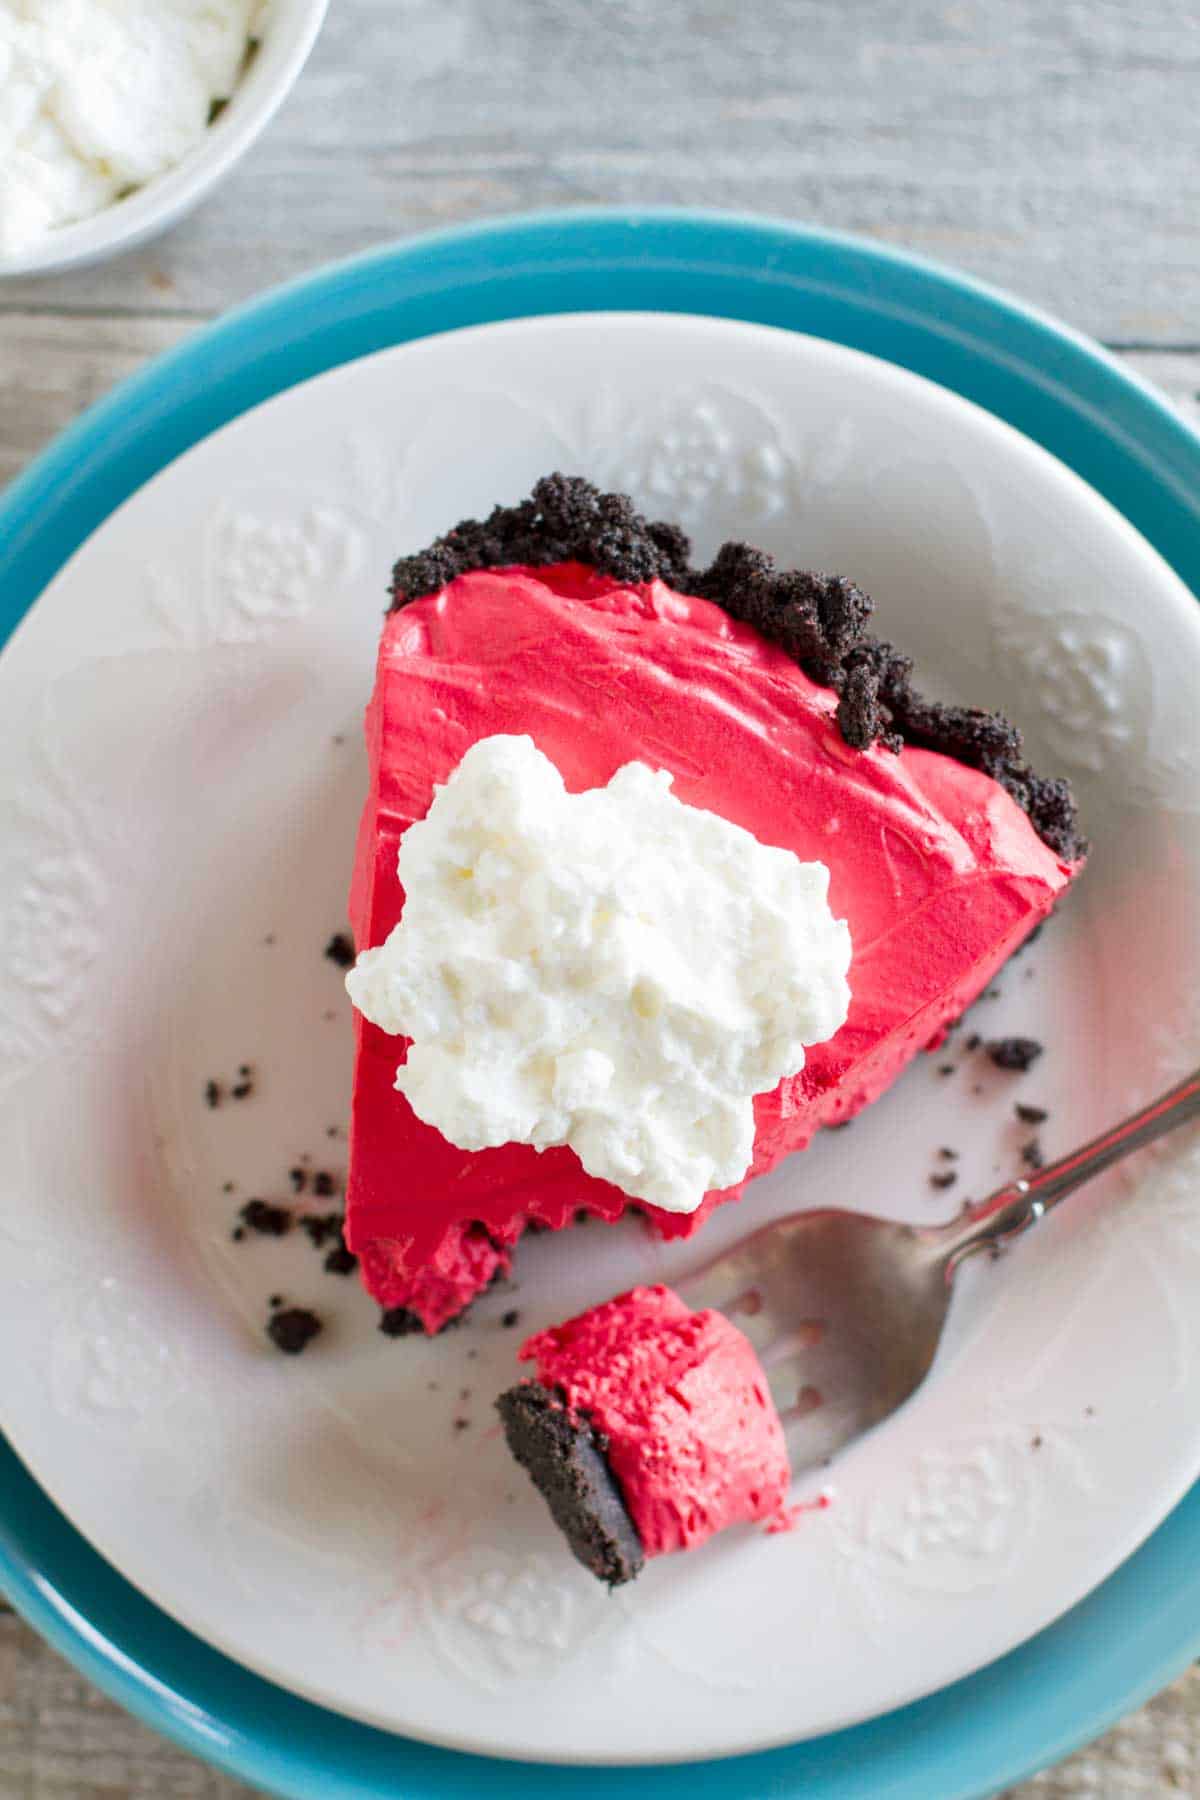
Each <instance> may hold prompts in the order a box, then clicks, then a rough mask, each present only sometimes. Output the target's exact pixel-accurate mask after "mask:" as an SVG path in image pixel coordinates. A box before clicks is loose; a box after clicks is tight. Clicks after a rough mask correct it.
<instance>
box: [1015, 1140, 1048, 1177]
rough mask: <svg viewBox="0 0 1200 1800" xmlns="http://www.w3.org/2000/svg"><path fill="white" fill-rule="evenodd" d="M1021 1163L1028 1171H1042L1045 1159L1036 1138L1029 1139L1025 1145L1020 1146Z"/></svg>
mask: <svg viewBox="0 0 1200 1800" xmlns="http://www.w3.org/2000/svg"><path fill="white" fill-rule="evenodd" d="M1021 1161H1022V1162H1023V1163H1024V1164H1025V1166H1026V1168H1029V1169H1044V1168H1045V1166H1046V1158H1045V1154H1044V1153H1043V1150H1042V1146H1041V1144H1040V1143H1039V1142H1038V1140H1037V1138H1030V1140H1029V1142H1028V1143H1027V1144H1022V1145H1021Z"/></svg>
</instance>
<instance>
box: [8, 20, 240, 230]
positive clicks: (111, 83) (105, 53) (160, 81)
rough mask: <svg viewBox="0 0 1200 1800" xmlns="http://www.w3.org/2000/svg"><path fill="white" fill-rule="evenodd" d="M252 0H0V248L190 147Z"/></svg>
mask: <svg viewBox="0 0 1200 1800" xmlns="http://www.w3.org/2000/svg"><path fill="white" fill-rule="evenodd" d="M261 12H262V5H261V0H0V257H4V256H15V255H17V254H18V253H19V252H20V251H22V250H25V249H28V248H30V247H32V246H33V245H35V244H37V243H38V242H39V241H40V240H41V239H42V238H44V237H45V236H46V235H47V234H48V233H49V232H51V231H53V230H54V229H55V228H56V227H57V226H60V225H67V224H71V223H73V222H74V221H76V220H78V219H85V218H88V217H89V216H90V215H91V214H93V213H97V212H99V211H101V209H102V208H103V207H106V206H109V205H111V204H112V202H113V201H114V200H117V199H119V198H120V197H121V195H122V194H124V193H126V192H127V191H128V190H129V189H131V188H137V187H141V186H143V185H144V184H145V183H146V182H147V181H150V180H152V179H153V178H154V177H155V176H156V175H161V174H162V173H163V171H164V170H165V169H169V168H171V167H172V165H173V164H175V163H177V162H179V161H180V159H181V158H182V157H183V156H185V155H186V154H187V152H188V151H189V150H190V149H191V148H192V147H193V145H194V144H196V143H198V142H199V141H200V139H201V138H202V137H203V135H204V132H205V130H206V129H207V127H208V124H209V120H210V116H211V114H212V111H213V103H214V101H218V102H219V101H222V100H226V99H228V97H229V95H230V94H231V93H232V92H233V89H234V86H235V84H236V82H237V78H238V75H239V72H240V70H241V67H242V64H243V62H244V61H245V57H246V49H247V42H248V40H249V39H250V38H251V37H253V36H255V35H256V34H257V33H259V32H260V30H261V23H260V14H261Z"/></svg>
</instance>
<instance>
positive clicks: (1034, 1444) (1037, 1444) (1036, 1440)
mask: <svg viewBox="0 0 1200 1800" xmlns="http://www.w3.org/2000/svg"><path fill="white" fill-rule="evenodd" d="M1042 1443H1043V1439H1042V1434H1041V1432H1040V1431H1039V1432H1038V1434H1037V1436H1036V1437H1032V1438H1030V1440H1029V1448H1030V1449H1031V1450H1040V1449H1041V1447H1042Z"/></svg>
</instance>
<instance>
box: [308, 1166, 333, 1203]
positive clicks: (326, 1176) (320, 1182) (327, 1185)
mask: <svg viewBox="0 0 1200 1800" xmlns="http://www.w3.org/2000/svg"><path fill="white" fill-rule="evenodd" d="M312 1191H313V1193H314V1194H315V1195H316V1196H317V1198H318V1199H319V1200H328V1198H329V1196H330V1195H331V1194H336V1193H337V1181H336V1179H335V1177H334V1176H332V1175H331V1174H330V1173H329V1170H328V1169H318V1170H317V1173H316V1174H315V1175H314V1176H313V1184H312Z"/></svg>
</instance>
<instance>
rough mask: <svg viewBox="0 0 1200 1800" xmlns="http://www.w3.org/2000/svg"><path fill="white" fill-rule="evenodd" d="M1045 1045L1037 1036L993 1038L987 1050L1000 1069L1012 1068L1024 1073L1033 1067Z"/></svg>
mask: <svg viewBox="0 0 1200 1800" xmlns="http://www.w3.org/2000/svg"><path fill="white" fill-rule="evenodd" d="M1043 1047H1044V1046H1043V1045H1041V1044H1039V1043H1038V1041H1037V1039H1036V1038H1027V1037H1007V1038H993V1039H992V1041H991V1043H990V1044H989V1045H988V1047H987V1050H988V1055H989V1056H990V1057H991V1059H992V1061H993V1062H994V1063H995V1065H996V1067H997V1068H998V1069H1012V1070H1014V1071H1015V1072H1016V1073H1017V1074H1019V1075H1023V1074H1024V1072H1025V1070H1026V1069H1029V1068H1032V1066H1033V1064H1034V1063H1035V1062H1036V1061H1037V1059H1038V1057H1039V1056H1040V1055H1041V1054H1042V1050H1043Z"/></svg>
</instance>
